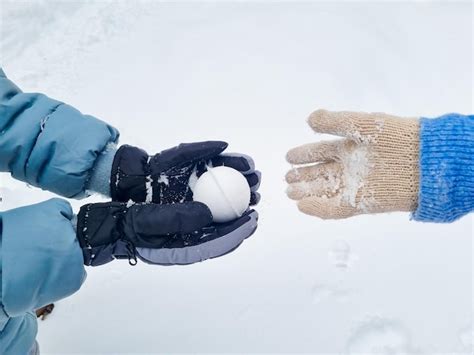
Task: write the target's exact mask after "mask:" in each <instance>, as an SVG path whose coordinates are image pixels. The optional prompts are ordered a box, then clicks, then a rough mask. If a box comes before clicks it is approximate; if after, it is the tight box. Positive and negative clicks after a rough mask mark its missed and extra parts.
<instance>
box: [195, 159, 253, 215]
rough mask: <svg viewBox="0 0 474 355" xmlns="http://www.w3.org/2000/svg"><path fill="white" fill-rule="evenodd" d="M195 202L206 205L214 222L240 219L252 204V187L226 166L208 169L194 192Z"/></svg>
mask: <svg viewBox="0 0 474 355" xmlns="http://www.w3.org/2000/svg"><path fill="white" fill-rule="evenodd" d="M193 199H194V201H198V202H202V203H204V204H206V205H207V206H208V207H209V209H210V210H211V213H212V216H213V218H214V222H217V223H223V222H228V221H231V220H233V219H236V218H239V217H240V216H242V214H243V213H244V212H245V211H246V210H247V208H248V206H249V204H250V187H249V184H248V182H247V180H246V179H245V177H244V176H243V175H242V174H241V173H240V172H238V171H237V170H235V169H232V168H228V167H226V166H219V167H216V168H208V170H207V171H206V172H205V173H204V174H202V175H201V177H199V179H198V180H197V182H196V185H195V186H194V190H193Z"/></svg>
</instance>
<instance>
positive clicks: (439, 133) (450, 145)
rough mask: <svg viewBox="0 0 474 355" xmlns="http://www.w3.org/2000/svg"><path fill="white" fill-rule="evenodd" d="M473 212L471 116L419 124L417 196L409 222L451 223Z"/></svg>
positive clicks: (449, 116)
mask: <svg viewBox="0 0 474 355" xmlns="http://www.w3.org/2000/svg"><path fill="white" fill-rule="evenodd" d="M473 210H474V116H473V115H471V116H464V115H460V114H455V113H451V114H447V115H444V116H441V117H438V118H436V119H427V118H422V119H421V122H420V192H419V197H418V208H417V210H416V211H415V212H414V213H413V219H415V220H417V221H423V222H452V221H454V220H456V219H458V218H460V217H462V216H464V215H465V214H467V213H469V212H471V211H473Z"/></svg>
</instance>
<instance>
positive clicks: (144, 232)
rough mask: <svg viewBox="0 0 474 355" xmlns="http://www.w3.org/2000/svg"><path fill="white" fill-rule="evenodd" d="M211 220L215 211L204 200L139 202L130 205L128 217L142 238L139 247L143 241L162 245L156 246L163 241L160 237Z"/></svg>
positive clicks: (137, 244) (186, 229)
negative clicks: (177, 202) (201, 201)
mask: <svg viewBox="0 0 474 355" xmlns="http://www.w3.org/2000/svg"><path fill="white" fill-rule="evenodd" d="M211 223H212V214H211V211H210V210H209V208H208V207H207V206H206V205H205V204H203V203H200V202H187V203H179V204H167V205H158V204H139V205H138V204H137V205H133V206H131V207H130V208H129V211H128V213H127V215H126V220H125V226H126V228H132V229H133V234H134V235H136V236H137V238H138V240H137V241H136V242H135V245H136V246H139V245H142V246H143V244H151V245H153V246H160V245H155V244H156V243H157V244H160V243H161V242H163V240H162V238H159V237H160V236H161V237H162V236H168V235H170V234H177V233H178V234H186V233H191V232H193V231H195V230H199V229H201V228H203V227H205V226H208V225H210V224H211ZM153 237H156V238H159V240H158V239H156V240H155V239H154V238H153ZM154 242H156V243H154ZM140 243H141V244H140Z"/></svg>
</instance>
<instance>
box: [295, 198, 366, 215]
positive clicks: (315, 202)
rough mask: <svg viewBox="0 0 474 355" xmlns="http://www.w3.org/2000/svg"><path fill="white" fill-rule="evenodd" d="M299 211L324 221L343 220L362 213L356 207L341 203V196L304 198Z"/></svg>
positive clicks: (299, 203)
mask: <svg viewBox="0 0 474 355" xmlns="http://www.w3.org/2000/svg"><path fill="white" fill-rule="evenodd" d="M298 209H299V210H300V211H301V212H303V213H305V214H308V215H311V216H315V217H319V218H322V219H343V218H348V217H352V216H355V215H358V214H360V213H361V211H360V210H359V209H357V208H356V207H354V206H351V205H349V204H346V203H341V197H340V196H335V197H332V198H323V197H316V196H313V197H308V198H304V199H302V200H300V201H299V202H298Z"/></svg>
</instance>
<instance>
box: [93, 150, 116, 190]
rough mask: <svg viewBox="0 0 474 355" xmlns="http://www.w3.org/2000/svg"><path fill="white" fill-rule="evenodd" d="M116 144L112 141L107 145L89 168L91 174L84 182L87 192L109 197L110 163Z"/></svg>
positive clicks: (112, 159)
mask: <svg viewBox="0 0 474 355" xmlns="http://www.w3.org/2000/svg"><path fill="white" fill-rule="evenodd" d="M116 152H117V146H116V144H114V143H110V144H109V145H107V146H106V147H105V149H104V151H103V152H102V153H100V154H99V155H98V157H97V159H96V161H95V163H94V166H93V168H92V170H91V175H90V177H89V180H88V181H87V183H86V191H87V192H92V193H93V192H97V193H99V194H102V195H104V196H106V197H110V175H111V173H112V163H113V161H114V157H115V153H116Z"/></svg>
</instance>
